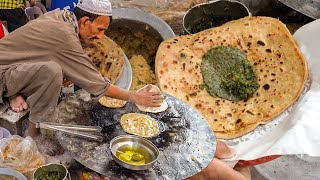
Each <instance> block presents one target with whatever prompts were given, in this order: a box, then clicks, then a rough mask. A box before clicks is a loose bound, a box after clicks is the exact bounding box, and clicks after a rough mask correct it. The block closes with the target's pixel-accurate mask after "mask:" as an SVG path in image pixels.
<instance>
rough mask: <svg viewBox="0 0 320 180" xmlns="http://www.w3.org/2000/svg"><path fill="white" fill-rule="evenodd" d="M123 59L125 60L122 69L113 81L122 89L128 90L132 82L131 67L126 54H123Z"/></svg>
mask: <svg viewBox="0 0 320 180" xmlns="http://www.w3.org/2000/svg"><path fill="white" fill-rule="evenodd" d="M124 61H125V65H124V69H123V71H122V74H121V76H120V78H119V79H118V81H117V82H116V83H115V85H116V86H118V87H121V88H123V89H126V90H129V89H130V87H131V83H132V68H131V64H130V62H129V60H128V58H127V56H126V55H124Z"/></svg>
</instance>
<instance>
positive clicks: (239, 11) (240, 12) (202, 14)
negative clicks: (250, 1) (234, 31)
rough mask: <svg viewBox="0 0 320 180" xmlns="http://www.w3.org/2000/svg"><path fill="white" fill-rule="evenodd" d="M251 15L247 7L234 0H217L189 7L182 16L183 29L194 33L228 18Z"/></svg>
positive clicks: (234, 18) (214, 25)
mask: <svg viewBox="0 0 320 180" xmlns="http://www.w3.org/2000/svg"><path fill="white" fill-rule="evenodd" d="M246 16H251V13H250V12H249V9H248V8H247V7H246V6H245V5H244V4H242V3H241V2H238V1H234V0H217V1H213V2H208V3H202V4H198V5H195V6H193V7H192V8H190V9H189V10H188V11H187V13H186V14H185V15H184V17H183V29H184V31H185V32H186V33H189V34H194V33H197V32H200V31H201V30H204V29H207V28H213V27H217V26H220V25H222V24H224V23H226V22H228V21H230V20H236V19H240V18H243V17H246Z"/></svg>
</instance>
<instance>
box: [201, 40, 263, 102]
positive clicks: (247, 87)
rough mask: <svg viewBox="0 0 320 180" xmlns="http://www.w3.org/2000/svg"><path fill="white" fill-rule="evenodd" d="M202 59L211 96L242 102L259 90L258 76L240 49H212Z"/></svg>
mask: <svg viewBox="0 0 320 180" xmlns="http://www.w3.org/2000/svg"><path fill="white" fill-rule="evenodd" d="M202 59H203V61H202V64H201V71H202V75H203V79H204V83H205V85H206V88H207V91H208V92H209V94H210V95H212V96H218V97H221V98H223V99H228V100H231V101H241V100H247V99H249V98H250V97H252V96H253V95H254V93H255V92H256V91H257V90H258V88H259V84H258V82H257V75H256V73H255V71H254V69H253V67H252V65H251V64H250V62H249V61H248V59H247V57H246V54H245V53H243V52H241V51H240V50H239V49H238V48H235V47H227V46H219V47H216V48H212V49H210V50H209V51H208V52H207V53H206V54H204V55H203V57H202Z"/></svg>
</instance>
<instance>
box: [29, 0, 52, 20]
mask: <svg viewBox="0 0 320 180" xmlns="http://www.w3.org/2000/svg"><path fill="white" fill-rule="evenodd" d="M29 4H30V7H27V8H26V10H25V11H26V15H27V17H28V19H29V20H34V19H37V18H38V17H39V16H41V15H42V14H44V13H46V12H47V9H46V8H45V7H44V5H43V4H41V2H36V1H35V0H29Z"/></svg>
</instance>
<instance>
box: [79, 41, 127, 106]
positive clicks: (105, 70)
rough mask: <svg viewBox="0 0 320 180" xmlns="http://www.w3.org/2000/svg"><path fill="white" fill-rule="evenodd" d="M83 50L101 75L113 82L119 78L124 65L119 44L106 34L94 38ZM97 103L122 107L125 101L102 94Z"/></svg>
mask: <svg viewBox="0 0 320 180" xmlns="http://www.w3.org/2000/svg"><path fill="white" fill-rule="evenodd" d="M84 51H85V52H86V53H87V54H88V56H89V57H90V58H91V60H92V62H93V63H94V64H95V65H96V68H97V69H98V70H99V72H100V73H101V74H102V76H103V77H105V78H107V79H109V80H110V82H111V84H114V83H115V82H117V81H118V79H119V78H120V76H121V74H122V71H123V69H124V66H125V60H124V53H123V51H122V49H121V48H120V46H118V45H117V44H116V43H115V42H114V41H112V40H111V39H110V38H108V37H107V36H105V35H104V36H103V37H102V38H101V39H96V40H94V41H93V42H92V44H90V45H88V46H87V47H84ZM99 103H100V104H101V105H103V106H106V107H110V108H118V107H123V106H124V105H125V104H126V103H127V102H126V101H122V100H119V99H114V98H110V97H106V96H103V97H102V98H100V99H99Z"/></svg>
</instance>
